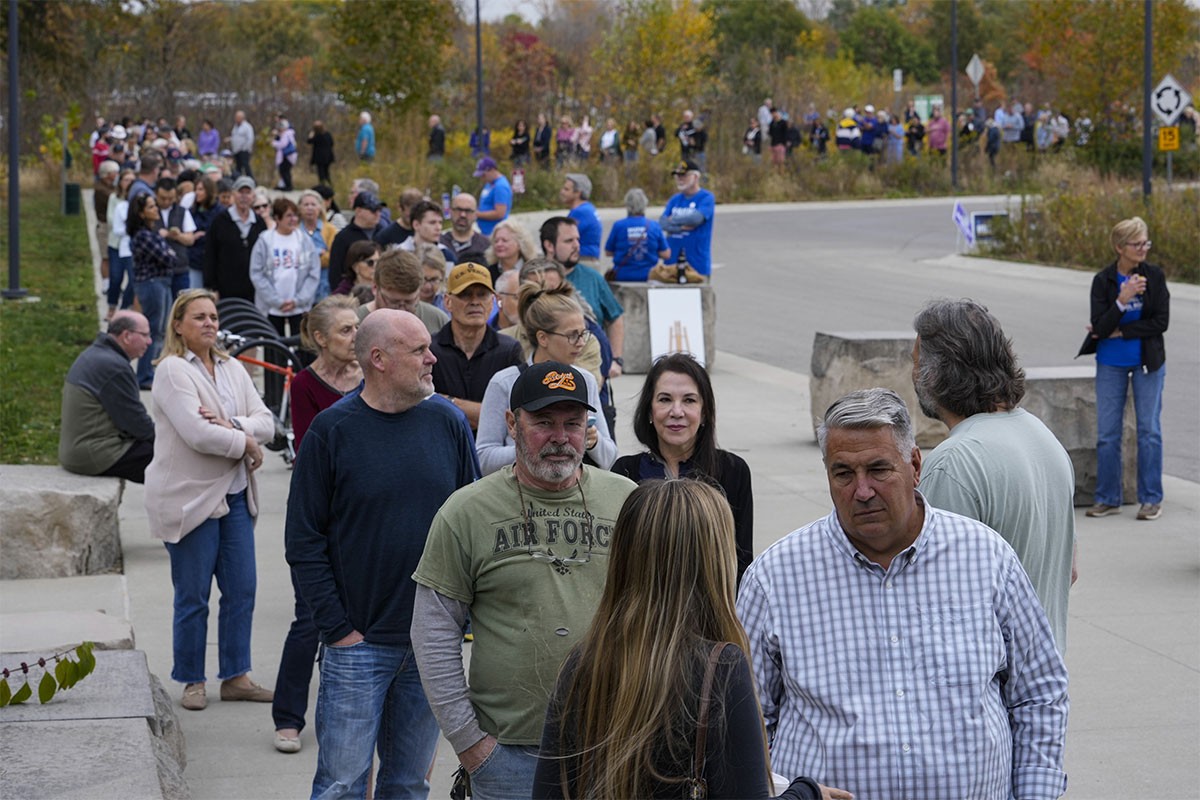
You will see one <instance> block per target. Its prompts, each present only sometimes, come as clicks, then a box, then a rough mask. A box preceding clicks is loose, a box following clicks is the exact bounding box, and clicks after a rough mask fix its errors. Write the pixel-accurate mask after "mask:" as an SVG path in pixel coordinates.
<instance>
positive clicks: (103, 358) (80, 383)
mask: <svg viewBox="0 0 1200 800" xmlns="http://www.w3.org/2000/svg"><path fill="white" fill-rule="evenodd" d="M149 347H150V324H149V323H148V322H146V318H145V317H144V316H142V315H141V314H139V313H137V312H136V311H117V312H114V313H113V317H112V319H111V320H110V321H109V323H108V333H101V334H100V335H99V336H97V337H96V341H94V342H92V343H91V344H90V345H88V348H87V349H86V350H84V351H83V352H82V353H80V354H79V357H78V358H76V359H75V363H74V364H72V365H71V368H70V369H69V370H68V371H67V378H66V381H64V382H63V398H62V427H61V429H60V431H59V438H58V461H59V463H60V464H62V466H63V469H65V470H67V471H68V472H74V473H76V474H79V475H106V476H110V477H113V478H126V479H127V480H131V481H133V482H134V483H144V482H145V476H146V465H147V464H149V463H150V459H151V458H153V456H154V421H153V420H151V419H150V415H149V414H147V413H146V407H145V406H144V405H142V400H141V397H140V396H139V395H138V385H137V378H136V377H134V374H133V369H132V368H131V367H130V365H129V362H130V361H131V360H132V359H135V358H141V357H142V355H144V354H145V352H146V350H147V349H148V348H149Z"/></svg>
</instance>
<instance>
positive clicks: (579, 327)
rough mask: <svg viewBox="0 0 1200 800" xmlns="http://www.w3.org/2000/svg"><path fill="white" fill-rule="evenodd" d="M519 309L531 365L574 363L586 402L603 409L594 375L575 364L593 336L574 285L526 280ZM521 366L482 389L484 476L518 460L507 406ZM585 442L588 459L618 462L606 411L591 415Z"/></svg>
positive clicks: (479, 441)
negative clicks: (543, 285) (552, 285)
mask: <svg viewBox="0 0 1200 800" xmlns="http://www.w3.org/2000/svg"><path fill="white" fill-rule="evenodd" d="M518 308H519V313H520V317H521V325H522V327H524V329H525V332H526V334H527V335H528V338H529V342H530V343H531V345H532V346H533V350H532V353H531V354H530V356H529V363H530V364H537V363H539V362H542V361H559V362H561V363H563V364H570V365H571V366H572V367H575V368H576V369H578V370H579V376H578V377H581V378H582V379H583V381H584V382H585V383H586V384H587V391H588V403H589V404H590V405H591V406H592V407H593V408H601V407H602V406H601V404H600V390H599V389H598V388H597V386H596V379H595V378H594V377H593V376H592V374H591V373H590V372H588V371H587V370H586V369H584V368H583V367H580V366H578V364H576V363H575V362H576V360H577V359H578V358H579V354H580V353H582V352H583V347H584V345H585V344H587V341H588V339H589V338H590V337H591V332H590V331H589V330H588V329H587V325H586V324H585V323H584V320H583V309H582V308H581V307H580V305H579V301H578V300H577V299H576V298H575V287H574V286H572V285H571V284H570V283H564V284H562V285H561V286H559V287H558V288H556V289H543V288H541V287H540V286H537V285H536V284H529V283H527V284H525V285H524V286H522V287H521V299H520V305H519V306H518ZM523 369H524V367H508V368H507V369H502V370H500V371H499V372H497V373H496V374H495V375H493V376H492V380H491V382H490V383H488V387H487V391H486V392H484V395H483V406H482V407H481V408H480V410H479V432H478V434H477V435H476V437H475V447H476V450H477V452H478V453H479V466H480V467H481V468H482V470H483V474H484V475H488V474H490V473H493V472H495V471H496V470H498V469H500V468H501V467H505V466H508V465H509V464H512V463H513V462H514V461H516V454H517V448H516V443H515V442H514V441H513V439H512V436H511V435H510V433H509V430H508V424H507V422H506V421H505V414H504V412H505V411H507V410H508V407H509V402H508V399H509V393H510V392H511V390H512V385H513V383H515V382H516V380H517V376H518V375H519V374H521V371H522V370H523ZM585 446H586V453H585V456H586V457H587V459H589V460H590V462H591V463H593V464H595V465H596V466H598V467H600V468H601V469H608V468H609V467H611V466H612V465H613V462H614V461H616V460H617V443H616V442H615V441H613V438H612V434H611V433H609V430H608V423H607V422H606V421H605V419H604V415H603V414H598V415H596V416H595V417H594V418H589V419H588V429H587V439H586V442H585Z"/></svg>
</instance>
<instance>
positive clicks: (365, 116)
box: [358, 111, 371, 125]
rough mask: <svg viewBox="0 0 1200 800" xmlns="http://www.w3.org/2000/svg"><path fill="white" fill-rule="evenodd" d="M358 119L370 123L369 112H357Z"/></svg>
mask: <svg viewBox="0 0 1200 800" xmlns="http://www.w3.org/2000/svg"><path fill="white" fill-rule="evenodd" d="M358 121H359V122H362V123H365V124H368V125H369V124H370V123H371V112H370V111H364V112H362V113H361V114H359V115H358Z"/></svg>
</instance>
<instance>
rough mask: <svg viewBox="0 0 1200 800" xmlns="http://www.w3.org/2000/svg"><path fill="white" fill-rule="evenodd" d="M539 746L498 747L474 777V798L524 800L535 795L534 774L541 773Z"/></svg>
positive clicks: (472, 791) (510, 745) (473, 773)
mask: <svg viewBox="0 0 1200 800" xmlns="http://www.w3.org/2000/svg"><path fill="white" fill-rule="evenodd" d="M537 761H538V746H537V745H530V746H523V745H514V744H500V743H499V742H497V743H496V746H495V748H493V749H492V752H491V753H489V754H488V757H487V758H485V759H484V760H483V763H482V764H480V765H479V766H478V767H477V768H476V769H475V771H474V772H472V773H471V797H472V798H474V800H521V798H527V797H529V796H530V795H531V794H532V793H533V773H534V770H536V769H537Z"/></svg>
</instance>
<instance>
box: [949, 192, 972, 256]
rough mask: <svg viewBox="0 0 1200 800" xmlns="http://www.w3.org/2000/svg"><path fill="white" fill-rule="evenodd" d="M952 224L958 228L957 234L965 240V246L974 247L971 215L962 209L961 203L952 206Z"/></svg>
mask: <svg viewBox="0 0 1200 800" xmlns="http://www.w3.org/2000/svg"><path fill="white" fill-rule="evenodd" d="M954 224H955V225H957V226H958V230H959V233H961V234H962V235H963V238H964V239H966V240H967V245H968V246H970V247H974V246H975V229H974V228H973V227H972V225H971V215H970V214H968V213H967V210H966V209H965V208H963V205H962V203H961V202H956V203H955V204H954Z"/></svg>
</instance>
